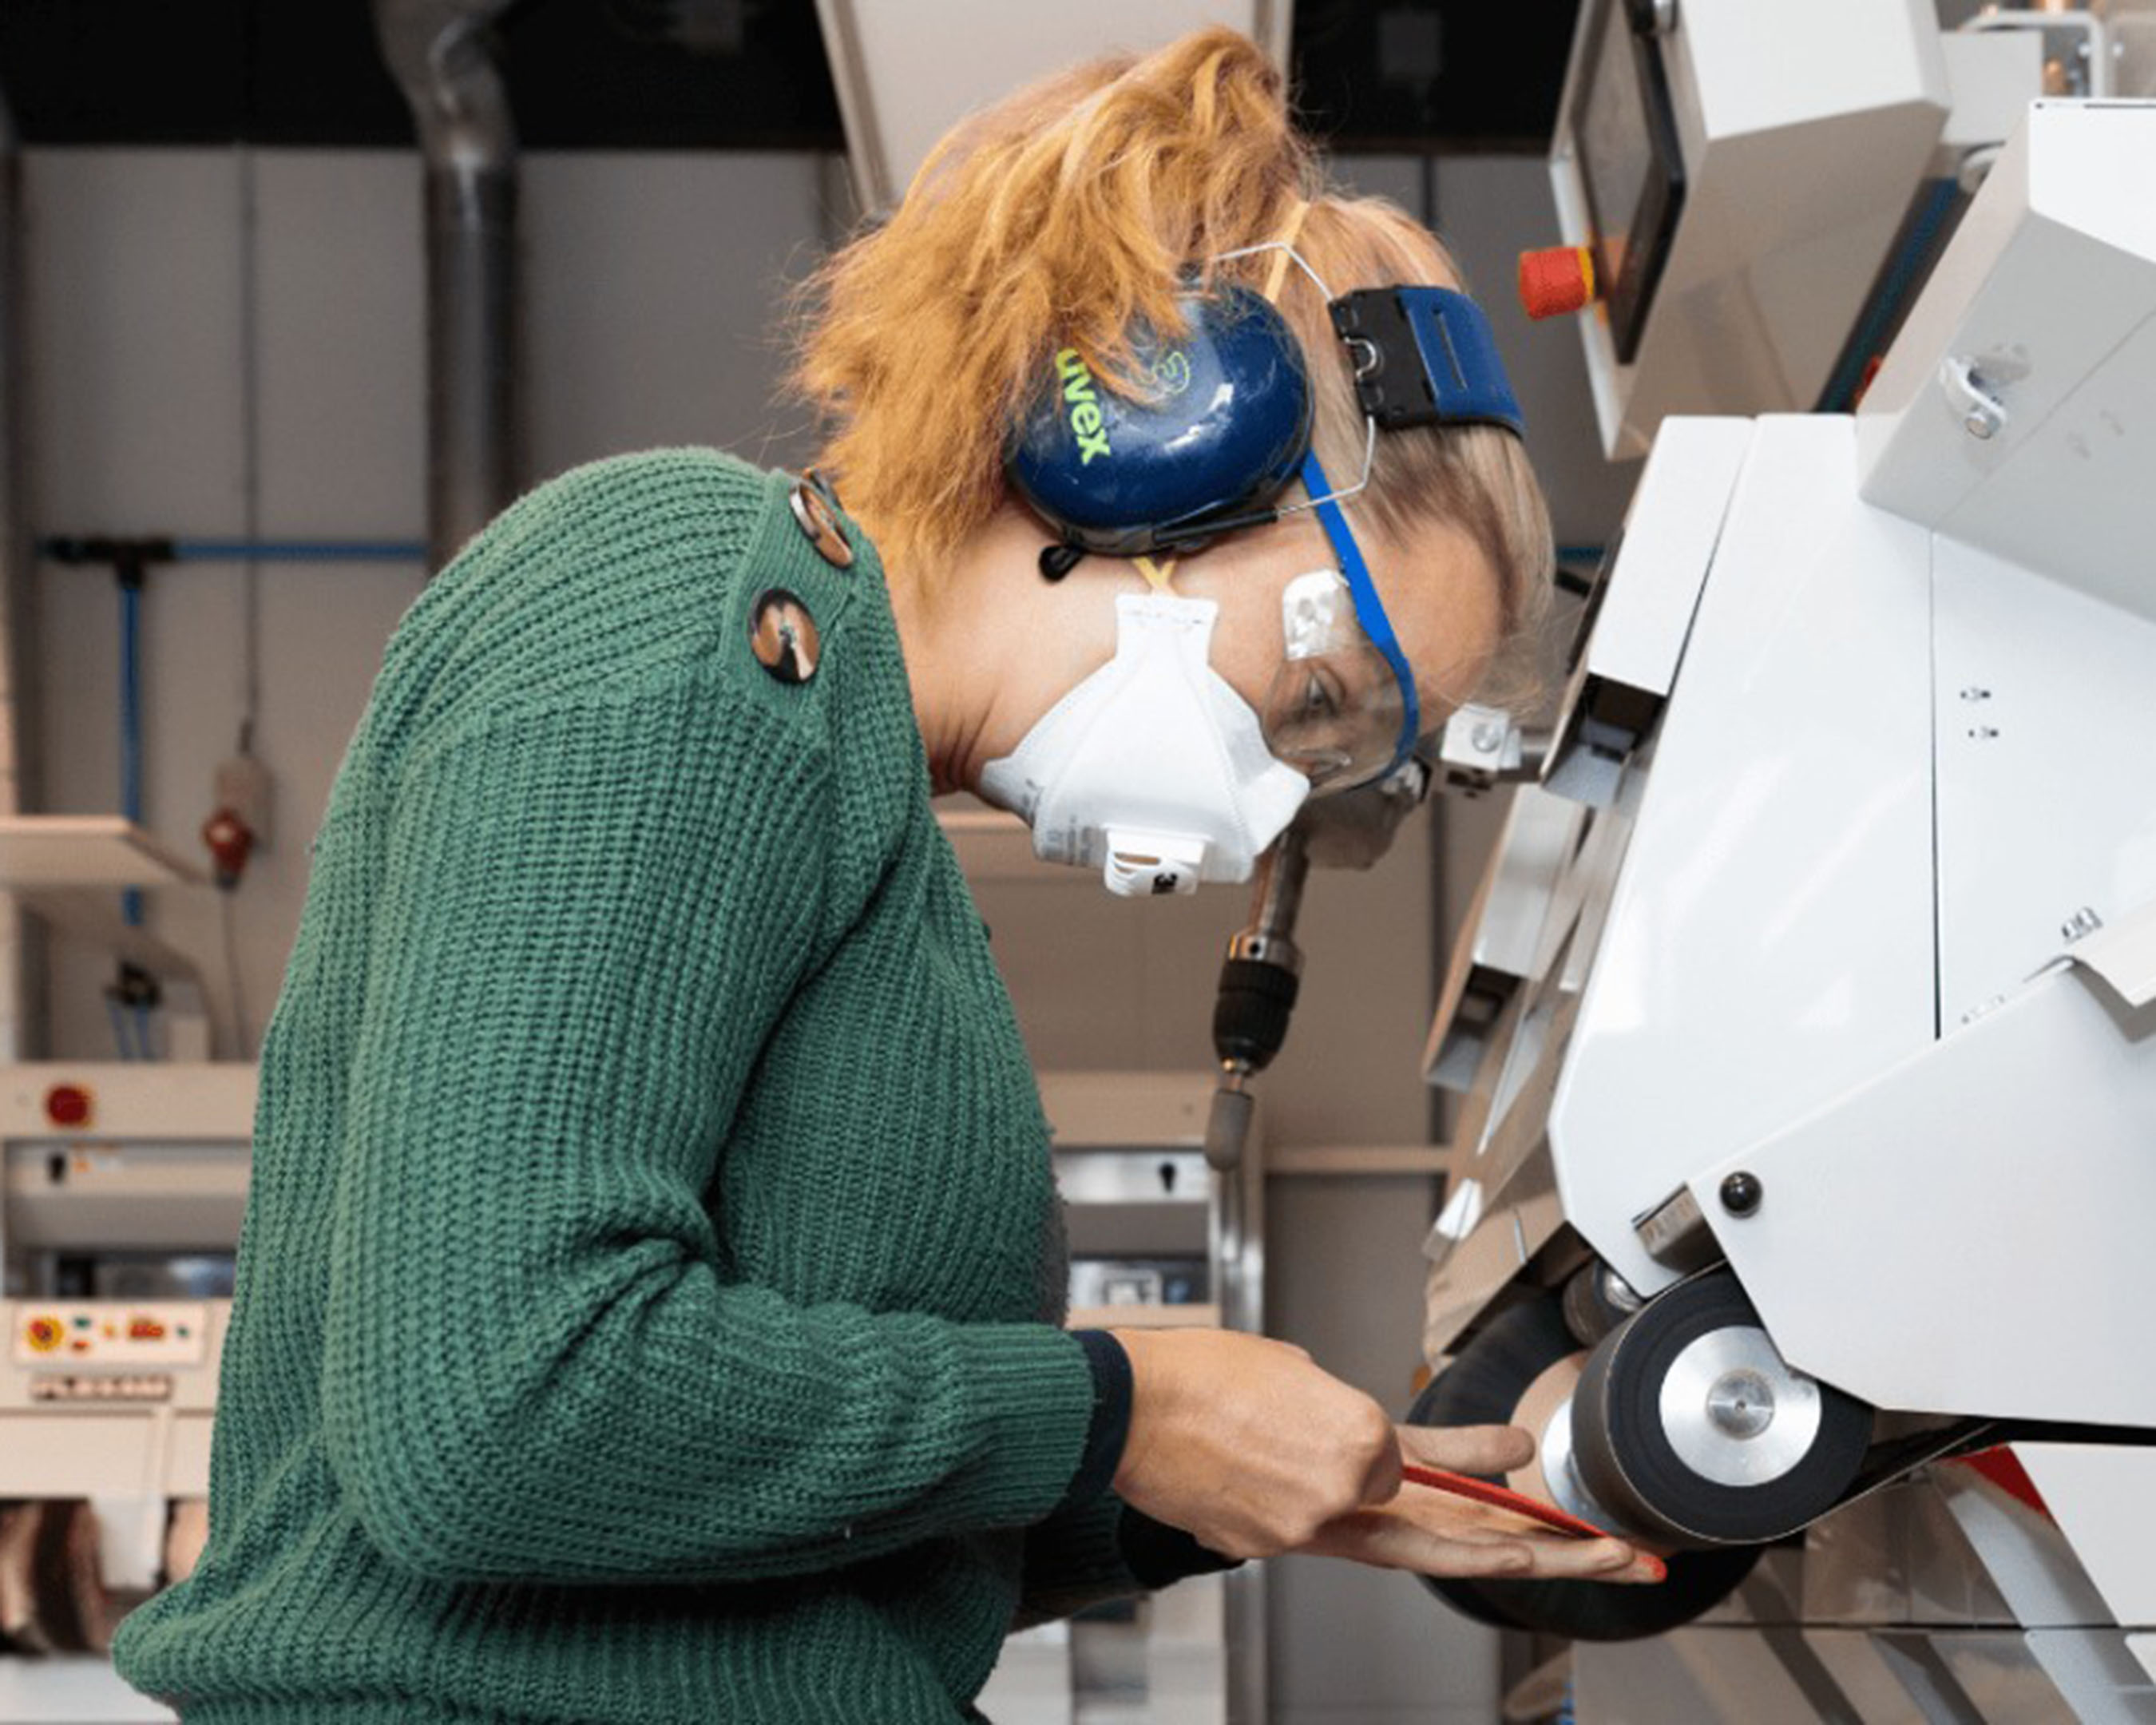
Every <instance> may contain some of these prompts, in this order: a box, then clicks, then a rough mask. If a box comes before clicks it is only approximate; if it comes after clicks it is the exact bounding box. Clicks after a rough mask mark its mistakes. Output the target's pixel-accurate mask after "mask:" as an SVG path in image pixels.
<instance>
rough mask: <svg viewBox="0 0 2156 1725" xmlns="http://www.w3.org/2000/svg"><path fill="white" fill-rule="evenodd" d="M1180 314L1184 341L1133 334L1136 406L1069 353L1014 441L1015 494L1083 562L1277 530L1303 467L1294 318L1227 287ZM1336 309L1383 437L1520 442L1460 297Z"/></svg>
mask: <svg viewBox="0 0 2156 1725" xmlns="http://www.w3.org/2000/svg"><path fill="white" fill-rule="evenodd" d="M1183 311H1184V313H1185V316H1186V317H1187V319H1188V324H1189V329H1188V334H1187V335H1185V336H1183V337H1181V338H1179V339H1175V340H1163V339H1162V338H1160V337H1159V336H1156V335H1155V334H1153V333H1152V331H1136V332H1134V333H1133V335H1132V343H1131V346H1132V352H1134V354H1135V355H1136V356H1137V364H1138V368H1139V371H1140V374H1141V375H1142V377H1144V378H1145V380H1146V382H1147V385H1148V388H1147V393H1146V394H1145V395H1144V397H1143V398H1124V397H1122V396H1118V395H1116V394H1115V393H1111V391H1109V390H1107V389H1106V388H1103V387H1101V382H1100V381H1099V379H1098V378H1097V377H1095V375H1094V374H1093V372H1092V370H1091V367H1089V366H1088V365H1087V364H1086V361H1085V359H1084V357H1082V356H1081V355H1080V354H1079V353H1078V352H1076V351H1075V349H1071V348H1065V349H1062V350H1061V351H1060V352H1057V353H1056V354H1055V355H1054V356H1053V358H1052V361H1051V370H1050V375H1049V376H1048V377H1046V378H1045V379H1044V380H1043V383H1042V387H1041V389H1040V393H1039V395H1038V397H1037V398H1036V399H1035V402H1034V407H1033V408H1032V409H1031V410H1030V412H1029V413H1028V415H1027V416H1026V418H1025V419H1024V423H1023V424H1021V425H1020V427H1019V432H1018V434H1017V436H1016V438H1015V439H1014V443H1013V445H1012V448H1011V451H1010V454H1009V457H1008V459H1007V468H1008V471H1009V476H1010V480H1011V483H1012V485H1013V486H1014V489H1015V490H1017V491H1018V493H1019V495H1021V496H1022V497H1024V499H1025V500H1026V501H1027V502H1028V503H1029V504H1030V505H1031V506H1033V508H1034V510H1035V511H1037V512H1038V513H1039V515H1040V516H1042V518H1043V519H1044V520H1045V521H1047V522H1048V523H1049V524H1050V526H1052V527H1054V528H1055V531H1056V534H1057V536H1059V538H1060V539H1061V540H1062V542H1063V543H1064V545H1065V546H1067V547H1073V548H1074V550H1075V551H1088V552H1101V553H1105V554H1107V555H1111V556H1117V557H1131V556H1137V555H1142V554H1143V553H1145V552H1152V551H1155V550H1162V549H1167V548H1171V547H1185V548H1188V547H1193V546H1196V545H1199V544H1202V543H1204V542H1205V541H1206V540H1208V539H1211V538H1214V537H1216V536H1219V534H1222V533H1224V532H1228V531H1232V530H1234V529H1235V528H1238V527H1244V526H1255V525H1257V524H1259V523H1260V522H1264V521H1271V520H1274V519H1276V514H1277V511H1276V509H1275V508H1274V506H1273V500H1274V499H1275V498H1276V497H1277V496H1278V495H1280V493H1281V490H1284V489H1285V488H1286V485H1288V483H1289V482H1290V481H1291V480H1293V479H1294V478H1295V477H1296V475H1297V474H1298V473H1299V472H1300V471H1301V467H1302V460H1303V457H1304V455H1305V454H1306V453H1307V451H1308V449H1309V447H1310V435H1311V424H1312V393H1311V388H1310V377H1309V371H1308V367H1307V366H1306V362H1305V360H1304V357H1303V352H1302V347H1301V343H1300V342H1298V341H1296V338H1295V335H1294V332H1293V331H1291V330H1290V329H1289V327H1288V326H1287V322H1286V319H1284V318H1283V317H1282V316H1281V315H1280V313H1279V312H1278V311H1276V310H1275V309H1274V307H1273V306H1272V305H1270V303H1268V302H1267V301H1266V300H1265V298H1264V297H1263V296H1262V295H1259V294H1257V293H1255V292H1253V291H1252V290H1250V289H1248V288H1245V287H1241V286H1239V285H1233V284H1229V285H1222V286H1220V287H1219V288H1217V289H1216V290H1214V291H1213V292H1212V293H1210V294H1206V295H1197V294H1193V295H1190V296H1189V297H1188V298H1187V299H1186V300H1184V301H1183ZM1331 311H1332V320H1333V327H1334V328H1335V330H1336V331H1337V332H1338V333H1339V336H1340V337H1341V340H1342V341H1343V342H1345V343H1346V344H1347V347H1348V349H1349V351H1350V352H1351V353H1352V354H1353V357H1354V363H1355V372H1356V378H1357V384H1356V388H1357V393H1358V397H1359V398H1360V399H1361V402H1362V406H1363V411H1364V412H1365V413H1368V414H1369V415H1370V417H1371V418H1373V420H1374V421H1375V423H1376V424H1378V426H1380V427H1381V428H1383V429H1388V430H1390V429H1398V428H1399V427H1404V426H1409V425H1446V424H1492V425H1498V426H1501V427H1503V428H1504V429H1507V430H1508V431H1511V432H1512V433H1514V434H1518V433H1519V432H1520V431H1521V429H1522V421H1521V417H1520V410H1519V404H1518V403H1517V400H1516V399H1515V398H1514V397H1513V394H1512V387H1511V385H1510V384H1509V383H1508V382H1507V380H1506V377H1505V371H1504V367H1503V364H1502V362H1501V361H1500V360H1499V358H1498V357H1497V349H1496V341H1494V340H1493V339H1492V337H1491V333H1490V326H1489V321H1488V319H1487V318H1486V317H1485V316H1484V315H1483V313H1482V310H1481V307H1480V306H1478V305H1476V304H1475V302H1474V301H1473V300H1470V299H1469V298H1468V297H1467V296H1466V295H1465V294H1460V293H1455V292H1454V291H1453V290H1450V289H1449V288H1435V287H1412V286H1395V287H1385V288H1373V289H1366V290H1360V291H1358V292H1355V293H1351V294H1346V295H1342V296H1341V297H1340V298H1339V299H1337V300H1333V301H1332V303H1331ZM1049 555H1050V557H1055V551H1054V550H1053V549H1051V552H1050V554H1049ZM1062 567H1064V568H1067V567H1069V564H1068V562H1067V561H1066V562H1063V563H1062ZM1043 568H1044V571H1047V570H1048V568H1049V563H1048V559H1046V558H1045V559H1044V562H1043ZM1053 572H1055V573H1060V572H1061V569H1060V568H1059V569H1056V570H1055V571H1053Z"/></svg>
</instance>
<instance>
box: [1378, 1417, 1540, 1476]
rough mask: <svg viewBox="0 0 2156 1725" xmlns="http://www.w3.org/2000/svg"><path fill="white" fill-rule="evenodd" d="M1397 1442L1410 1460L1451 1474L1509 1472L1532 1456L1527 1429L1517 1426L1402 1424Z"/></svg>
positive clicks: (1533, 1456)
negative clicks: (1448, 1469) (1441, 1468)
mask: <svg viewBox="0 0 2156 1725" xmlns="http://www.w3.org/2000/svg"><path fill="white" fill-rule="evenodd" d="M1396 1430H1397V1431H1398V1433H1399V1445H1400V1448H1401V1450H1403V1451H1404V1453H1405V1455H1406V1456H1407V1458H1408V1460H1409V1461H1415V1462H1419V1463H1421V1464H1422V1465H1423V1466H1425V1467H1445V1468H1450V1469H1451V1470H1452V1471H1453V1472H1455V1473H1478V1474H1495V1473H1510V1472H1511V1471H1512V1470H1513V1469H1514V1468H1516V1467H1525V1466H1527V1464H1528V1463H1529V1462H1530V1461H1533V1460H1534V1458H1535V1440H1534V1435H1533V1434H1532V1433H1531V1432H1527V1431H1523V1430H1521V1429H1520V1428H1519V1427H1518V1426H1517V1425H1403V1426H1399V1427H1397V1428H1396Z"/></svg>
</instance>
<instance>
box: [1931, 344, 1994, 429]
mask: <svg viewBox="0 0 2156 1725" xmlns="http://www.w3.org/2000/svg"><path fill="white" fill-rule="evenodd" d="M1939 388H1940V390H1941V392H1942V393H1943V394H1944V395H1945V396H1946V398H1947V405H1948V407H1950V408H1953V410H1954V414H1955V416H1956V417H1957V418H1959V419H1960V421H1961V424H1962V429H1963V430H1964V431H1966V432H1967V433H1968V434H1969V435H1970V436H1971V437H1973V438H1976V439H1980V440H1981V441H1983V442H1985V443H1989V441H1990V440H1991V439H1993V438H1994V437H1996V436H1998V435H1999V433H2000V432H2002V431H2004V430H2005V429H2006V419H2007V413H2006V403H2005V402H2003V401H2001V400H2000V399H1999V395H1998V393H1997V391H1996V390H1994V388H1993V387H1992V386H1991V384H1990V383H1989V382H1987V381H1986V380H1985V378H1984V375H1983V373H1982V372H1979V371H1978V370H1977V369H1976V367H1975V365H1974V362H1971V361H1969V360H1966V359H1963V358H1962V357H1960V356H1959V355H1958V354H1953V353H1949V354H1948V356H1947V357H1945V358H1944V359H1943V360H1942V361H1941V362H1939Z"/></svg>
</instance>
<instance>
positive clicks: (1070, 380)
mask: <svg viewBox="0 0 2156 1725" xmlns="http://www.w3.org/2000/svg"><path fill="white" fill-rule="evenodd" d="M1055 369H1056V371H1057V372H1058V373H1059V374H1060V376H1061V377H1062V379H1063V398H1064V400H1065V401H1066V402H1069V403H1070V429H1072V430H1073V431H1075V432H1076V433H1077V434H1078V465H1080V466H1081V467H1087V466H1091V465H1092V460H1093V458H1094V457H1095V456H1096V455H1105V454H1108V453H1109V449H1108V429H1107V424H1106V421H1105V420H1104V419H1102V418H1101V402H1100V398H1099V397H1098V396H1096V395H1095V394H1094V393H1093V373H1092V372H1091V370H1090V369H1089V368H1088V367H1087V366H1086V362H1085V361H1084V360H1082V359H1081V358H1080V357H1078V350H1077V349H1076V348H1075V347H1066V348H1065V349H1064V350H1063V351H1062V352H1060V353H1059V354H1057V355H1056V356H1055Z"/></svg>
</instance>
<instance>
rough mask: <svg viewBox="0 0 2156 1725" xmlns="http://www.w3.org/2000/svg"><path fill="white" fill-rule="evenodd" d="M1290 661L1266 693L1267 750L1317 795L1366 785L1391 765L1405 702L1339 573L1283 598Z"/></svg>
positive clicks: (1306, 579)
mask: <svg viewBox="0 0 2156 1725" xmlns="http://www.w3.org/2000/svg"><path fill="white" fill-rule="evenodd" d="M1281 627H1282V629H1283V632H1284V634H1285V635H1286V647H1287V657H1286V662H1285V663H1284V664H1283V665H1281V669H1280V670H1279V672H1278V673H1277V674H1276V675H1275V676H1274V678H1273V681H1272V686H1271V687H1270V689H1269V690H1268V691H1266V695H1265V711H1264V713H1263V715H1262V717H1263V720H1264V724H1265V746H1266V747H1267V748H1269V749H1270V750H1271V751H1272V753H1273V755H1274V757H1275V758H1276V759H1278V760H1281V761H1284V762H1286V763H1287V764H1288V765H1289V766H1291V767H1293V768H1296V769H1297V770H1298V771H1300V772H1302V773H1307V774H1308V775H1309V777H1310V782H1311V788H1312V792H1313V793H1324V792H1327V791H1338V790H1346V789H1347V788H1350V787H1351V786H1353V785H1358V784H1362V783H1366V782H1367V781H1368V780H1369V779H1371V778H1375V777H1376V776H1377V775H1378V773H1382V772H1383V771H1384V769H1385V768H1387V767H1388V766H1389V765H1390V764H1391V762H1392V758H1393V752H1394V748H1395V747H1397V746H1398V744H1399V735H1400V724H1401V721H1402V717H1403V712H1404V702H1403V701H1402V700H1401V696H1400V689H1399V680H1397V679H1396V678H1395V677H1394V675H1393V668H1392V666H1391V665H1389V664H1388V663H1387V662H1386V660H1385V656H1384V655H1383V654H1382V653H1380V652H1379V651H1378V649H1377V648H1376V647H1375V646H1373V644H1371V642H1370V639H1369V637H1368V635H1366V634H1363V627H1362V625H1361V624H1359V623H1358V621H1357V620H1356V618H1355V602H1354V597H1353V594H1352V593H1350V591H1349V589H1348V586H1347V580H1346V578H1344V577H1342V575H1341V574H1340V572H1338V571H1337V570H1335V569H1320V570H1316V571H1313V572H1312V573H1310V574H1307V575H1298V576H1296V578H1295V579H1294V580H1293V581H1291V582H1290V583H1288V585H1287V589H1286V592H1285V593H1283V594H1282V595H1281Z"/></svg>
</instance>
